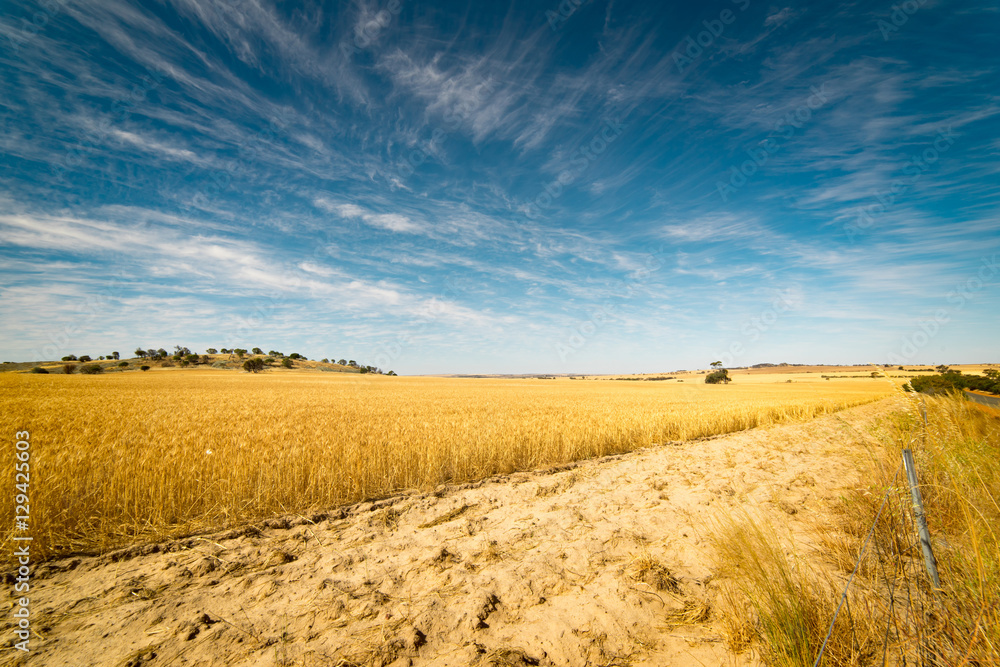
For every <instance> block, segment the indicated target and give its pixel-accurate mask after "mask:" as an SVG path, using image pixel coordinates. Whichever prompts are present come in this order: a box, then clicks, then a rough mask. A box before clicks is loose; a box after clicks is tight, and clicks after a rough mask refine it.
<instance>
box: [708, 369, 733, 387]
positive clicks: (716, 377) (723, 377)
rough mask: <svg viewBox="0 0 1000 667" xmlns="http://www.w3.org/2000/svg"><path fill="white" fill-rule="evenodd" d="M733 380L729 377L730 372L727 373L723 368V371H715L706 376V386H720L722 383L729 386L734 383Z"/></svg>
mask: <svg viewBox="0 0 1000 667" xmlns="http://www.w3.org/2000/svg"><path fill="white" fill-rule="evenodd" d="M732 380H733V379H732V378H731V377H729V371H727V370H726V369H725V368H723V369H722V370H718V371H713V372H711V373H709V374H708V375H706V376H705V383H706V384H719V383H720V382H721V383H722V384H729V383H730V382H732Z"/></svg>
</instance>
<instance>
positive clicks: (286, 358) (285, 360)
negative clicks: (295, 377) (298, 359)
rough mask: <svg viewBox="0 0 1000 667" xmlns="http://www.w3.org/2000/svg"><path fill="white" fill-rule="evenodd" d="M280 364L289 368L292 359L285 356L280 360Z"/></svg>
mask: <svg viewBox="0 0 1000 667" xmlns="http://www.w3.org/2000/svg"><path fill="white" fill-rule="evenodd" d="M281 365H282V366H284V367H285V368H291V367H292V360H291V359H290V358H288V357H285V358H284V359H282V360H281Z"/></svg>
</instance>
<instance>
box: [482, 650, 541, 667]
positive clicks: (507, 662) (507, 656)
mask: <svg viewBox="0 0 1000 667" xmlns="http://www.w3.org/2000/svg"><path fill="white" fill-rule="evenodd" d="M483 661H484V662H485V664H487V665H490V667H523V665H537V664H539V663H538V659H537V658H532V657H531V656H530V655H528V654H527V653H525V652H524V651H523V650H521V649H519V648H498V649H495V650H493V651H490V652H489V653H487V654H486V656H485V657H484V658H483Z"/></svg>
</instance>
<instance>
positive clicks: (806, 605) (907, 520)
mask: <svg viewBox="0 0 1000 667" xmlns="http://www.w3.org/2000/svg"><path fill="white" fill-rule="evenodd" d="M907 406H908V407H907V409H905V410H900V411H898V412H896V413H894V414H892V415H890V416H888V417H887V418H886V419H885V420H884V421H883V422H882V423H881V425H880V426H879V428H878V429H877V430H876V432H874V433H872V434H869V435H870V436H874V438H873V439H872V441H873V442H876V443H877V444H875V445H873V446H872V447H871V448H870V449H869V452H868V454H869V456H868V457H867V458H866V459H865V460H864V461H863V462H862V463H861V468H862V469H861V478H862V479H863V480H865V482H866V483H865V485H864V486H863V487H862V488H860V489H858V490H856V491H855V492H853V493H851V494H850V495H848V496H846V497H844V498H843V499H842V501H841V503H840V505H839V507H837V508H836V509H837V516H838V519H839V520H838V521H837V522H836V523H835V524H834V525H829V526H826V527H824V528H822V529H821V530H820V532H819V534H818V536H817V540H816V541H817V543H818V544H819V545H821V548H820V549H819V551H818V553H815V554H812V555H811V557H809V558H804V557H799V556H796V555H795V553H794V551H795V550H794V549H793V548H791V546H790V545H789V544H788V542H787V541H786V540H783V539H782V537H781V536H780V535H779V534H778V533H777V531H775V530H773V529H771V528H769V527H767V526H761V525H759V524H755V523H754V522H752V521H750V520H747V519H744V520H742V521H735V520H731V521H728V522H725V523H724V524H723V525H722V526H721V527H719V528H718V529H717V530H716V534H715V546H716V554H717V561H718V563H717V565H718V568H719V572H720V575H721V576H722V577H723V579H724V581H725V582H726V587H725V589H724V590H725V595H724V600H725V603H726V604H725V606H726V610H725V613H724V622H725V627H726V630H727V635H728V637H729V643H730V648H732V649H733V650H734V651H737V652H739V651H742V650H745V649H747V648H751V647H752V648H754V649H756V650H757V651H758V653H759V654H760V656H761V658H762V660H763V661H764V663H765V664H768V665H813V664H814V662H815V660H816V658H817V656H818V655H819V652H820V648H821V646H822V645H823V641H824V639H825V638H826V634H827V630H828V628H830V624H831V622H832V620H833V618H834V612H835V610H836V609H837V606H838V604H839V603H840V600H841V592H842V591H843V590H844V588H845V584H846V582H847V581H848V578H849V577H850V576H851V573H852V572H854V573H855V574H854V578H853V579H852V580H851V585H850V587H849V588H848V589H847V590H848V594H847V598H846V601H845V603H844V605H843V606H842V607H841V612H840V615H839V616H838V617H837V620H836V623H835V624H834V625H833V629H832V632H831V634H830V638H829V641H828V643H827V645H826V648H825V650H824V652H823V659H822V663H821V664H823V665H869V664H883V661H885V663H884V664H918V665H919V664H935V665H988V664H989V665H994V664H998V663H1000V539H998V531H1000V503H998V499H1000V415H998V414H997V412H996V411H991V410H989V409H983V408H981V407H979V406H976V405H974V404H970V403H969V402H967V401H965V400H964V399H963V398H962V397H960V396H947V397H922V396H920V397H913V396H910V397H908V398H907ZM925 410H926V415H927V420H926V427H925V425H924V419H923V413H924V411H925ZM904 448H909V449H911V450H913V453H914V458H915V460H916V466H917V472H918V475H919V482H920V486H921V493H922V495H923V500H924V508H925V513H926V516H927V522H928V525H929V529H930V533H931V541H932V546H933V549H934V553H935V556H936V561H937V568H938V571H939V573H940V579H941V588H940V589H939V590H933V587H932V586H931V585H930V582H929V577H928V575H927V572H926V569H925V565H924V560H923V557H922V554H921V550H920V546H919V544H918V542H917V539H916V533H915V525H914V521H913V510H912V505H911V500H910V493H909V488H908V486H907V485H906V481H905V480H906V478H905V475H904V474H902V471H901V469H900V468H901V466H900V461H901V457H902V450H903V449H904ZM880 510H881V513H880ZM876 516H878V520H877V521H876V520H875V518H876ZM869 535H870V536H871V538H870V539H869ZM866 543H867V548H866V549H865V550H864V553H862V547H863V546H864V545H865V544H866ZM855 569H856V571H855Z"/></svg>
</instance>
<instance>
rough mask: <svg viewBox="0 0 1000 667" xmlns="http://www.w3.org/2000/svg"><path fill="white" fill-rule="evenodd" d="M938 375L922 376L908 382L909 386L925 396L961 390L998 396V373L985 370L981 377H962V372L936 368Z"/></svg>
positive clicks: (991, 369) (945, 367) (988, 369)
mask: <svg viewBox="0 0 1000 667" xmlns="http://www.w3.org/2000/svg"><path fill="white" fill-rule="evenodd" d="M937 370H938V371H941V373H940V375H922V376H920V377H915V378H913V379H912V380H910V386H912V387H913V388H914V389H915V390H917V391H920V392H923V393H925V394H940V393H947V392H949V391H960V390H962V389H975V390H977V391H988V392H990V393H991V394H1000V371H998V370H997V369H995V368H987V369H986V370H984V371H983V374H982V375H962V371H958V370H952V369H950V368H948V367H947V366H938V367H937Z"/></svg>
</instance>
